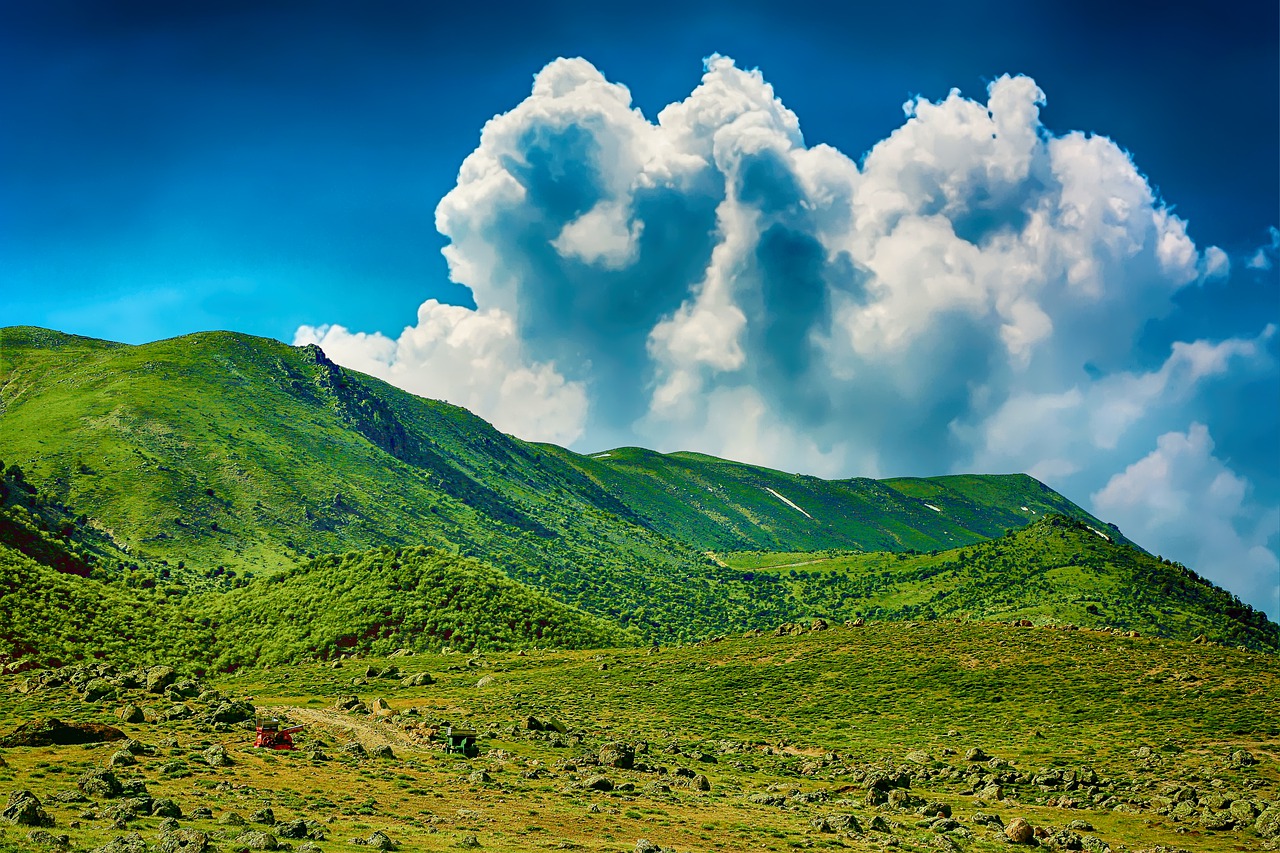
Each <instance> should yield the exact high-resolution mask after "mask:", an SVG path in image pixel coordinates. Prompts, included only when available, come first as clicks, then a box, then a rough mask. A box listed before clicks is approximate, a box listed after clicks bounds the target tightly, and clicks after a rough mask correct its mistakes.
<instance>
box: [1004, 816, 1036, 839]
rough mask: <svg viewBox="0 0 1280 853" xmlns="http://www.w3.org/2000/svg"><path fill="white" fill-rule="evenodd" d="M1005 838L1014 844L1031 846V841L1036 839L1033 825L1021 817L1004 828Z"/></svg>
mask: <svg viewBox="0 0 1280 853" xmlns="http://www.w3.org/2000/svg"><path fill="white" fill-rule="evenodd" d="M1004 834H1005V837H1007V838H1008V839H1009V840H1010V841H1012V842H1013V843H1014V844H1030V843H1031V839H1032V838H1034V837H1035V831H1034V830H1033V829H1032V828H1031V824H1029V823H1027V822H1026V820H1024V819H1023V818H1020V817H1015V818H1014V819H1013V820H1011V821H1010V822H1009V825H1008V826H1006V827H1005V828H1004Z"/></svg>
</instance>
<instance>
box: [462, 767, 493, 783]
mask: <svg viewBox="0 0 1280 853" xmlns="http://www.w3.org/2000/svg"><path fill="white" fill-rule="evenodd" d="M467 781H468V782H473V783H475V784H481V783H484V782H492V781H493V777H491V776H490V775H489V774H488V773H486V772H485V771H483V770H475V771H473V772H472V773H471V775H470V776H468V777H467Z"/></svg>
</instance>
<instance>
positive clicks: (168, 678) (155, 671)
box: [146, 666, 178, 693]
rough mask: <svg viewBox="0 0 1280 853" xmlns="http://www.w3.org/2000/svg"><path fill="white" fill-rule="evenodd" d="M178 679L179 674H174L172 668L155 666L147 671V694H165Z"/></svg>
mask: <svg viewBox="0 0 1280 853" xmlns="http://www.w3.org/2000/svg"><path fill="white" fill-rule="evenodd" d="M177 678H178V673H176V672H174V670H173V667H171V666H153V667H151V669H149V670H147V682H146V686H147V692H148V693H163V692H164V690H165V688H166V687H168V686H169V685H170V684H173V682H174V681H176V680H177Z"/></svg>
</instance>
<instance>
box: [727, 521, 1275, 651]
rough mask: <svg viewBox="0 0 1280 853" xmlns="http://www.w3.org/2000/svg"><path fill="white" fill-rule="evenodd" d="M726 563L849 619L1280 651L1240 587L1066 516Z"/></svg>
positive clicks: (746, 556)
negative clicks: (1118, 634) (922, 542)
mask: <svg viewBox="0 0 1280 853" xmlns="http://www.w3.org/2000/svg"><path fill="white" fill-rule="evenodd" d="M724 562H725V563H726V565H728V566H730V567H732V568H736V569H741V570H742V571H743V575H744V577H747V576H750V577H751V579H752V581H753V582H754V583H757V584H764V585H774V586H776V587H778V588H779V592H780V594H782V595H790V596H793V597H794V598H795V599H796V600H798V601H803V602H811V603H812V605H811V606H813V607H814V608H815V612H820V611H819V610H818V608H821V607H823V606H825V607H826V608H827V611H828V612H829V613H831V614H832V615H833V616H836V617H837V618H840V617H844V618H849V617H850V616H851V615H855V614H856V615H858V616H865V617H867V618H870V619H898V620H901V619H943V618H947V619H949V618H957V617H958V618H964V619H984V620H1022V619H1029V620H1032V621H1034V622H1036V623H1037V624H1043V623H1046V622H1057V623H1074V624H1076V625H1084V626H1092V627H1101V626H1112V627H1116V628H1121V629H1124V630H1127V631H1138V632H1141V633H1142V634H1155V635H1160V636H1165V637H1181V638H1184V639H1189V638H1193V637H1198V636H1200V635H1203V636H1204V637H1205V638H1206V639H1209V640H1213V641H1215V642H1220V643H1228V644H1231V645H1244V646H1248V647H1250V648H1269V649H1277V648H1280V632H1278V629H1277V625H1276V624H1275V623H1274V622H1271V621H1269V620H1267V619H1266V618H1265V616H1264V615H1263V614H1261V613H1258V612H1256V611H1254V610H1253V609H1252V608H1250V607H1247V606H1245V605H1243V604H1241V602H1240V601H1239V600H1238V599H1237V598H1235V597H1234V596H1233V595H1231V594H1230V593H1228V592H1226V591H1225V590H1223V589H1221V588H1219V587H1217V586H1215V585H1213V584H1212V583H1210V582H1209V581H1207V580H1205V579H1204V578H1201V577H1199V576H1198V575H1196V574H1195V573H1194V572H1192V571H1190V570H1189V569H1187V568H1186V567H1185V566H1182V565H1180V564H1177V563H1171V562H1169V561H1166V560H1161V559H1159V558H1157V557H1153V556H1151V555H1150V554H1146V553H1143V552H1141V551H1138V550H1136V549H1134V548H1130V547H1128V546H1122V545H1117V544H1115V543H1113V542H1110V541H1108V540H1107V539H1105V538H1103V536H1102V535H1100V534H1099V533H1098V532H1097V531H1096V530H1095V529H1093V528H1092V527H1090V526H1087V525H1084V524H1082V523H1080V522H1078V521H1075V520H1074V519H1068V518H1065V517H1063V516H1059V515H1054V516H1049V517H1048V518H1044V519H1042V520H1040V521H1037V522H1035V523H1033V524H1031V525H1029V526H1027V527H1025V528H1021V529H1018V530H1014V531H1011V532H1010V533H1009V534H1007V535H1005V536H1003V537H1000V538H998V539H994V540H990V541H987V542H982V543H979V544H977V545H972V546H966V547H964V548H956V549H952V550H948V551H940V552H932V553H928V554H893V553H887V552H879V553H871V554H867V553H856V554H838V553H833V552H829V553H827V554H825V555H824V554H773V553H767V552H766V553H761V552H739V553H734V554H728V555H725V557H724Z"/></svg>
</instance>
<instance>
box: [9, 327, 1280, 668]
mask: <svg viewBox="0 0 1280 853" xmlns="http://www.w3.org/2000/svg"><path fill="white" fill-rule="evenodd" d="M0 386H2V389H3V390H0V460H3V462H4V465H5V470H6V479H5V482H6V483H8V484H9V485H8V486H7V487H6V490H5V502H4V505H3V513H2V514H0V541H2V542H3V543H4V544H6V545H8V546H10V547H11V548H14V549H16V550H19V551H21V552H22V553H23V554H24V555H25V558H29V559H30V560H33V561H35V562H38V563H40V564H42V565H44V566H47V567H50V568H53V569H56V570H58V571H61V572H64V573H66V572H71V573H73V574H79V575H90V577H88V578H84V579H83V580H84V582H86V583H88V582H95V583H103V584H114V585H116V586H117V587H118V588H120V587H123V588H126V589H128V588H133V589H136V590H138V591H145V590H151V589H152V588H154V589H155V590H158V592H157V593H156V594H157V595H161V596H163V598H162V601H168V602H169V603H180V602H181V601H185V604H184V605H183V606H184V607H187V608H190V607H196V606H197V604H199V608H198V609H200V610H201V612H214V613H228V612H232V611H234V608H232V609H231V611H229V610H227V608H226V607H225V606H224V605H222V604H215V603H214V599H215V598H216V597H217V596H220V595H227V594H232V593H235V594H238V595H240V596H242V597H243V596H249V595H252V596H255V597H258V598H262V597H263V596H264V595H265V594H266V591H267V590H269V589H272V588H273V587H269V586H265V584H270V583H273V582H277V583H278V582H279V581H280V579H282V578H284V577H286V576H288V577H298V576H297V575H296V572H297V571H298V567H299V566H305V565H312V564H313V563H314V562H315V561H316V560H318V559H320V558H321V557H322V555H324V554H342V553H346V552H362V551H368V550H370V549H377V548H392V549H403V548H414V547H417V546H426V547H429V548H433V549H435V552H438V553H439V554H442V555H452V557H453V558H457V559H466V558H469V559H472V560H474V561H476V564H477V565H484V566H485V567H487V569H488V570H492V571H495V572H497V573H498V574H499V575H505V576H506V577H507V578H509V579H510V580H511V581H513V582H515V583H516V584H517V585H520V586H522V587H524V588H526V589H528V590H529V592H530V593H531V594H537V595H543V596H547V597H549V601H550V602H551V603H553V604H554V603H558V604H560V605H565V606H567V607H569V608H571V609H572V612H573V613H581V614H582V618H586V617H587V616H588V615H590V617H592V618H596V619H599V620H604V622H603V623H601V624H607V625H611V626H614V627H613V628H610V629H608V630H618V631H623V632H634V633H633V634H629V636H634V637H645V638H653V639H657V640H661V641H664V642H665V641H669V640H681V639H696V638H699V637H705V636H708V635H711V634H715V633H718V632H723V631H728V630H740V629H741V630H745V629H748V628H762V627H769V626H772V625H777V624H779V623H781V622H786V621H788V620H796V619H801V618H805V619H809V618H826V619H845V618H858V617H866V616H872V617H873V618H889V619H894V618H898V619H906V618H919V617H925V616H930V615H932V616H953V615H954V616H967V617H969V618H983V619H991V618H1001V619H1003V618H1036V619H1041V620H1045V619H1059V620H1067V619H1071V620H1075V621H1079V622H1082V623H1085V624H1089V623H1096V624H1115V625H1117V626H1125V627H1129V626H1132V629H1133V630H1142V631H1151V632H1156V633H1166V634H1169V635H1170V636H1183V637H1185V638H1187V639H1190V638H1191V637H1194V636H1199V635H1200V634H1205V635H1206V636H1209V637H1211V638H1214V639H1218V640H1222V641H1229V642H1233V643H1244V644H1249V645H1262V646H1273V645H1274V644H1275V638H1274V633H1275V632H1274V627H1275V626H1274V625H1272V624H1271V623H1269V622H1267V620H1266V619H1265V617H1262V616H1261V614H1256V613H1254V612H1253V611H1251V610H1250V609H1248V608H1246V607H1243V606H1242V605H1240V603H1239V602H1238V601H1236V600H1234V599H1233V598H1232V596H1230V595H1229V594H1227V593H1225V592H1224V591H1222V590H1219V589H1216V588H1215V587H1213V586H1212V585H1211V584H1207V583H1206V582H1204V581H1203V580H1201V579H1199V578H1198V577H1196V576H1195V575H1194V573H1192V572H1190V571H1189V570H1187V569H1185V567H1179V566H1176V565H1174V564H1168V563H1167V562H1165V561H1161V560H1158V559H1156V558H1154V557H1152V556H1150V555H1148V554H1145V553H1143V552H1141V551H1140V550H1138V549H1136V548H1135V547H1133V545H1132V543H1130V542H1128V540H1127V539H1125V538H1124V536H1123V534H1122V533H1121V532H1120V531H1119V530H1117V529H1116V528H1114V527H1113V526H1111V525H1108V524H1106V523H1105V522H1103V521H1102V520H1100V519H1097V518H1095V517H1093V516H1092V515H1090V514H1089V513H1087V512H1085V511H1084V510H1082V509H1081V508H1080V507H1078V506H1076V505H1075V504H1073V503H1071V502H1070V501H1068V500H1067V499H1066V498H1064V497H1062V496H1061V495H1059V494H1057V493H1056V492H1054V491H1053V490H1052V489H1049V488H1048V487H1047V486H1045V485H1044V484H1042V483H1040V482H1038V481H1036V480H1034V479H1033V478H1031V477H1028V476H1026V475H1022V474H1011V475H999V476H978V475H964V476H948V477H934V478H898V479H890V480H871V479H866V478H853V479H846V480H823V479H819V478H816V477H809V476H803V475H798V474H790V473H785V472H781V471H776V470H772V469H768V468H763V467H759V466H753V465H745V464H742V463H736V462H731V461H727V460H723V459H717V458H715V457H710V456H705V455H701V454H693V453H673V454H660V453H655V452H653V451H649V450H644V449H640V448H619V449H614V450H609V451H605V452H601V453H596V454H591V455H581V454H577V453H574V452H571V451H569V450H566V449H564V448H560V447H555V446H551V445H545V444H536V443H530V442H525V441H521V440H519V439H516V438H513V437H511V436H508V435H504V434H502V433H500V432H499V431H497V430H496V429H494V428H493V427H492V426H491V425H490V424H488V423H487V422H485V421H484V420H482V419H480V418H478V417H476V416H475V415H473V414H472V413H470V412H468V411H466V410H465V409H462V408H459V407H457V406H452V405H449V404H447V403H443V402H439V401H433V400H424V399H422V398H419V397H415V396H413V395H411V394H408V393H406V392H404V391H401V390H399V389H397V388H395V387H393V386H390V385H388V384H386V383H383V382H381V381H379V380H376V379H373V378H371V377H368V376H365V375H363V374H360V373H357V372H355V371H350V370H346V369H344V368H341V367H339V366H337V365H336V364H334V363H333V362H332V361H330V360H329V359H328V358H327V357H326V356H325V354H324V353H323V352H322V351H321V350H320V349H319V348H318V347H315V346H308V347H290V346H286V345H284V344H282V343H279V342H277V341H272V340H267V339H262V338H255V337H251V336H247V335H241V334H234V333H228V332H210V333H202V334H196V335H188V336H184V337H180V338H173V339H170V340H165V341H158V342H156V343H151V344H145V345H141V346H127V345H122V344H117V343H111V342H107V341H98V340H93V339H88V338H82V337H76V336H72V335H65V334H61V333H58V332H52V331H48V330H43V329H34V328H29V327H16V328H8V329H3V330H0ZM1028 525H1029V526H1028ZM1023 529H1025V531H1026V532H1025V533H1022V534H1017V533H1015V534H1011V535H1010V536H1006V532H1007V531H1020V530H1023ZM1064 537H1065V539H1064ZM1065 540H1070V542H1069V545H1068V544H1064V541H1065ZM995 543H1005V544H1004V545H998V544H995ZM779 554H785V555H786V556H782V557H779V556H777V555H779ZM753 555H754V556H753ZM766 555H774V556H766ZM15 559H16V558H15ZM788 564H790V565H788ZM352 565H365V561H361V560H357V561H356V562H355V563H353V564H352ZM313 571H314V570H313ZM399 592H400V593H401V594H402V595H409V594H410V591H408V590H400V591H399ZM568 613H569V611H565V614H568ZM235 618H238V617H235ZM565 618H569V617H568V616H567V615H566V617H565ZM573 619H575V620H579V617H577V616H574V617H573ZM233 621H234V618H233ZM579 621H581V620H579ZM566 624H567V623H566ZM581 624H582V625H583V626H586V625H588V623H587V622H582V623H581ZM383 629H385V630H383ZM601 630H605V629H603V628H600V627H599V626H597V627H591V628H585V627H584V628H583V629H582V630H578V629H574V630H572V631H565V632H564V633H563V636H564V637H566V638H568V637H576V638H578V639H576V640H573V641H571V642H586V639H585V638H587V637H597V638H598V637H600V636H603V635H602V634H600V631H601ZM387 632H390V634H388V633H387ZM394 633H395V631H394V630H393V629H392V628H388V627H387V626H386V625H383V626H380V629H379V631H375V632H374V635H373V636H371V637H366V638H364V639H362V640H361V642H365V641H367V642H369V643H376V642H379V641H381V640H385V639H387V636H390V635H391V634H394ZM384 635H385V636H384ZM618 636H619V637H621V636H624V635H618ZM615 639H616V638H615ZM306 651H316V652H319V651H321V649H320V648H317V649H307V650H306Z"/></svg>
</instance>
